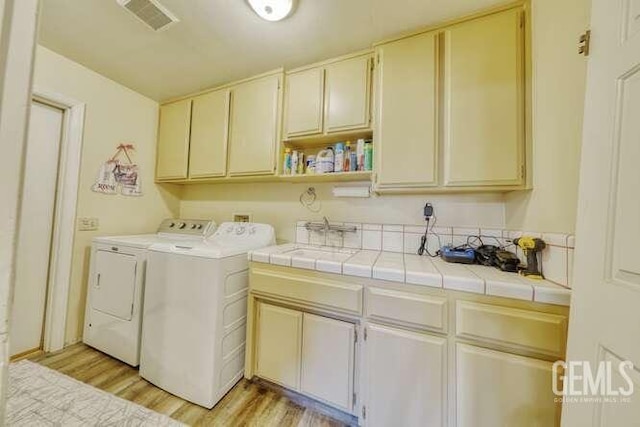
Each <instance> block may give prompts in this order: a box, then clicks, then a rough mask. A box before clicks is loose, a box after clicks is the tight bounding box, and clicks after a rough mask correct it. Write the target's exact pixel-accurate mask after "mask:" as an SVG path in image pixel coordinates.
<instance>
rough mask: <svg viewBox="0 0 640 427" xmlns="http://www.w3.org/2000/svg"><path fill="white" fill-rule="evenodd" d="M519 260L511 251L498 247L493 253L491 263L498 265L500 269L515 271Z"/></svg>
mask: <svg viewBox="0 0 640 427" xmlns="http://www.w3.org/2000/svg"><path fill="white" fill-rule="evenodd" d="M519 264H520V260H519V259H518V257H517V256H516V254H514V253H513V252H509V251H505V250H503V249H500V250H498V251H496V253H495V262H494V264H493V265H495V266H496V267H498V268H499V269H500V270H502V271H508V272H509V273H517V272H518V265H519Z"/></svg>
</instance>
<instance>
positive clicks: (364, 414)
mask: <svg viewBox="0 0 640 427" xmlns="http://www.w3.org/2000/svg"><path fill="white" fill-rule="evenodd" d="M362 419H363V420H365V419H367V407H366V406H364V405H362Z"/></svg>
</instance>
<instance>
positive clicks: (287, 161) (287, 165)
mask: <svg viewBox="0 0 640 427" xmlns="http://www.w3.org/2000/svg"><path fill="white" fill-rule="evenodd" d="M282 173H283V174H284V175H291V148H285V149H284V161H283V162H282Z"/></svg>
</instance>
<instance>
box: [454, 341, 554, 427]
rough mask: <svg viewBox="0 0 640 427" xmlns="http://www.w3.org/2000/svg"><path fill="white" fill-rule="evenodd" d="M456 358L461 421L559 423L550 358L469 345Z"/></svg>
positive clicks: (477, 424) (478, 425)
mask: <svg viewBox="0 0 640 427" xmlns="http://www.w3.org/2000/svg"><path fill="white" fill-rule="evenodd" d="M456 359H457V360H456V367H457V371H456V390H457V391H456V396H457V397H456V407H457V410H456V413H457V425H458V426H460V427H464V426H473V427H484V426H486V427H493V426H516V425H517V426H523V427H525V426H553V425H559V418H560V405H559V404H557V403H554V398H555V397H556V396H555V395H554V394H553V392H552V380H551V366H552V364H551V363H550V362H545V361H541V360H537V359H532V358H528V357H522V356H516V355H513V354H508V353H502V352H499V351H493V350H487V349H484V348H479V347H474V346H471V345H466V344H458V345H457V347H456Z"/></svg>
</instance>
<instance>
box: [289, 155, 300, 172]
mask: <svg viewBox="0 0 640 427" xmlns="http://www.w3.org/2000/svg"><path fill="white" fill-rule="evenodd" d="M299 161H300V155H299V154H298V152H297V151H294V152H293V154H292V155H291V175H296V174H297V173H298V163H299Z"/></svg>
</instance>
